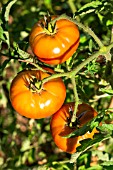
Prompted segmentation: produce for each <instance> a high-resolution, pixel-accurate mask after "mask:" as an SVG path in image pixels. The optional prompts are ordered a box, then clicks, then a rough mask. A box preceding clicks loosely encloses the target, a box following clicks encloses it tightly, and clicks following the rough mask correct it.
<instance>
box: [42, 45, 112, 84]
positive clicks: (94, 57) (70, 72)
mask: <svg viewBox="0 0 113 170" xmlns="http://www.w3.org/2000/svg"><path fill="white" fill-rule="evenodd" d="M111 48H113V43H112V44H110V45H109V46H106V47H105V48H104V49H103V48H102V49H100V50H99V51H97V52H96V53H95V54H93V55H91V56H90V57H89V58H87V59H86V60H84V61H83V62H82V63H81V64H79V65H78V66H77V67H76V68H75V69H73V70H71V71H69V72H66V73H56V74H53V75H51V76H49V77H47V78H45V79H43V80H42V84H44V83H46V82H48V81H50V80H52V79H54V78H58V77H68V78H71V77H73V76H75V75H76V74H77V73H78V72H79V71H80V70H81V69H82V68H83V67H84V66H86V65H87V64H88V63H89V62H90V61H92V60H93V59H96V58H97V57H98V56H99V55H105V54H107V53H109V51H110V50H111Z"/></svg>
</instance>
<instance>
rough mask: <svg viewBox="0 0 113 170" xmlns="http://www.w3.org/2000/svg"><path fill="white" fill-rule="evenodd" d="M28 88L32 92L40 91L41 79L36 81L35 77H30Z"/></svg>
mask: <svg viewBox="0 0 113 170" xmlns="http://www.w3.org/2000/svg"><path fill="white" fill-rule="evenodd" d="M27 87H28V88H29V90H31V91H32V92H38V93H39V92H40V91H41V90H42V81H41V80H39V81H37V78H36V77H33V76H32V77H31V79H30V80H29V82H28V86H27Z"/></svg>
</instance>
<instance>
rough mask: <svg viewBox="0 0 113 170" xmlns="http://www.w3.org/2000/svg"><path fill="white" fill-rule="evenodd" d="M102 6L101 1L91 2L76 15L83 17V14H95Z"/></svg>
mask: <svg viewBox="0 0 113 170" xmlns="http://www.w3.org/2000/svg"><path fill="white" fill-rule="evenodd" d="M101 5H102V2H100V1H92V2H89V3H87V4H85V5H84V6H82V7H81V8H80V9H79V10H78V11H77V12H76V13H75V15H83V14H87V13H91V12H94V11H95V9H96V8H98V7H99V6H101Z"/></svg>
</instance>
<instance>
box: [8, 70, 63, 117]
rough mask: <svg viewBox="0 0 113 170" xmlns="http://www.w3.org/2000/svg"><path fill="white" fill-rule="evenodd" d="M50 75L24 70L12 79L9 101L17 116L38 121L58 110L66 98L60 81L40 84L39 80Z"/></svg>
mask: <svg viewBox="0 0 113 170" xmlns="http://www.w3.org/2000/svg"><path fill="white" fill-rule="evenodd" d="M49 71H50V70H49ZM51 72H53V71H51ZM50 74H51V73H48V72H42V71H40V70H26V71H22V72H20V73H19V74H18V75H17V76H16V77H15V78H14V79H13V81H12V83H11V87H10V100H11V104H12V106H13V108H14V109H15V110H16V111H17V112H18V113H19V114H21V115H23V116H25V117H27V118H33V119H40V118H45V117H48V116H50V115H52V114H53V113H55V112H56V111H57V110H58V109H60V107H61V106H62V104H63V103H64V100H65V97H66V88H65V84H64V83H63V81H62V79H61V78H55V79H52V80H50V81H48V82H46V83H44V84H42V85H41V84H40V82H41V81H40V80H43V79H44V78H46V77H48V76H50ZM40 85H41V87H40Z"/></svg>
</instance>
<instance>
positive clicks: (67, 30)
mask: <svg viewBox="0 0 113 170" xmlns="http://www.w3.org/2000/svg"><path fill="white" fill-rule="evenodd" d="M54 18H56V16H53V17H52V20H53V19H54ZM79 37H80V35H79V30H78V27H77V26H76V25H75V24H74V23H73V22H71V21H69V20H66V19H60V20H58V21H57V20H56V22H55V23H54V24H52V23H51V20H50V22H48V18H47V20H46V21H44V20H39V21H38V22H37V23H36V24H35V25H34V27H33V28H32V30H31V33H30V36H29V42H30V46H31V48H32V51H33V53H34V54H35V55H36V56H37V57H38V59H39V60H40V61H42V62H45V63H47V64H53V65H54V64H61V63H63V62H65V61H66V60H67V59H68V58H70V57H71V56H72V55H73V54H74V52H75V51H76V50H77V48H78V45H79Z"/></svg>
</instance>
